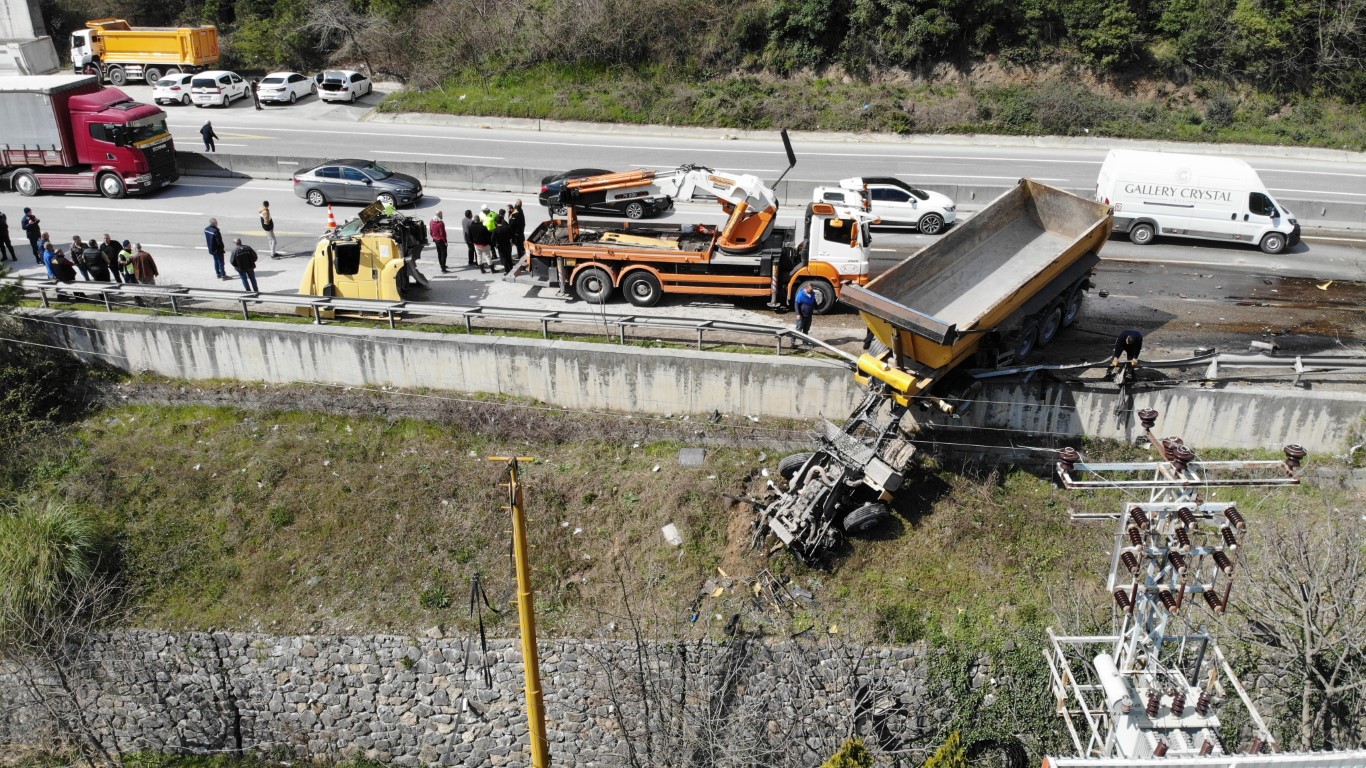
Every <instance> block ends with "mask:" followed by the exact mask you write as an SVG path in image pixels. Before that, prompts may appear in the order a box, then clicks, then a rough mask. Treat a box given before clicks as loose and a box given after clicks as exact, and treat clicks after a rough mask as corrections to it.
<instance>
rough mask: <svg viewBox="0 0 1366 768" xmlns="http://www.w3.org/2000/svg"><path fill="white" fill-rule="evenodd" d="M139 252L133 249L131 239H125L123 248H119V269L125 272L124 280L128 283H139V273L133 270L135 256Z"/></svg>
mask: <svg viewBox="0 0 1366 768" xmlns="http://www.w3.org/2000/svg"><path fill="white" fill-rule="evenodd" d="M135 255H137V252H136V251H134V250H133V243H132V241H129V240H124V241H123V248H121V249H119V271H120V272H122V273H123V282H125V283H127V284H128V285H137V284H138V278H137V273H136V272H134V270H133V256H135Z"/></svg>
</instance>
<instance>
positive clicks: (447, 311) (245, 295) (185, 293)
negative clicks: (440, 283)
mask: <svg viewBox="0 0 1366 768" xmlns="http://www.w3.org/2000/svg"><path fill="white" fill-rule="evenodd" d="M0 284H9V285H13V286H15V287H16V288H18V289H19V290H20V291H21V292H22V293H23V294H24V295H25V296H28V297H31V298H37V299H38V300H40V301H41V302H42V304H43V306H44V307H45V308H51V306H52V303H53V302H55V301H71V300H77V301H92V302H93V301H98V302H100V303H103V304H104V308H105V310H106V311H111V312H112V311H114V310H115V309H116V308H123V307H128V306H137V305H142V306H146V304H147V302H149V301H151V302H155V303H156V304H158V305H164V306H168V307H170V311H171V314H173V315H180V314H182V313H183V312H185V311H186V310H188V309H190V308H192V307H193V306H194V305H195V304H196V303H199V302H215V303H218V304H220V305H221V304H236V305H238V306H239V307H240V308H241V310H242V319H243V320H250V319H251V310H252V309H253V308H256V309H258V310H259V309H260V308H262V307H274V308H278V309H285V310H288V311H289V312H300V310H302V311H303V312H302V314H307V315H311V316H312V318H313V321H314V323H315V324H318V325H322V324H323V323H324V320H325V319H326V318H325V316H326V315H328V314H329V313H330V314H335V313H336V312H338V311H341V312H353V313H357V314H363V315H372V316H377V317H380V318H383V319H384V320H386V321H388V323H389V327H390V328H391V329H394V328H397V327H398V322H397V321H398V320H399V319H402V318H413V317H444V318H456V319H460V320H463V321H464V325H465V330H466V332H470V333H472V332H473V331H474V329H475V322H476V321H477V320H489V321H500V322H521V323H531V324H536V325H538V326H539V327H540V329H541V336H542V338H549V337H550V326H551V324H559V325H576V326H597V327H604V326H606V327H610V328H613V329H615V331H616V334H615V335H616V337H617V339H618V340H619V341H620V343H622V344H625V343H626V341H627V331H628V330H629V329H631V328H651V329H656V330H673V331H692V332H694V333H696V335H697V349H698V350H701V349H703V343H704V341H705V336H706V334H707V333H709V332H710V333H722V334H748V335H753V336H768V337H771V338H772V339H773V340H774V345H775V349H776V351H777V354H779V355H781V354H783V351H784V342H785V341H786V342H788V348H789V350H790V349H792V348H795V344H796V343H797V342H798V341H801V342H805V343H806V344H808V345H810V346H811V347H813V348H816V349H819V350H821V351H824V352H828V353H831V354H834V355H836V356H838V357H840V358H841V359H843V360H845V361H848V362H852V361H854V360H855V358H854V357H852V356H851V355H849V354H848V353H846V352H844V351H842V350H840V349H838V348H836V347H833V346H831V345H829V344H826V343H825V342H824V341H821V340H820V339H816V338H813V337H811V336H807V335H806V334H804V333H800V332H798V331H796V330H795V329H792V328H785V327H782V326H774V325H762V324H760V323H739V322H733V321H729V320H701V319H692V318H679V317H651V316H648V315H621V314H612V313H606V312H591V311H566V310H539V309H519V308H515V307H481V306H464V305H457V304H439V303H433V302H408V301H380V300H373V299H346V298H339V297H329V296H304V295H300V294H290V293H271V292H265V291H261V292H258V291H230V290H222V289H215V288H187V287H183V286H161V285H130V284H128V283H102V282H95V281H82V282H75V283H59V282H56V281H53V280H34V279H31V278H18V277H14V276H12V275H11V276H6V277H3V278H0ZM129 300H132V304H130V303H129ZM277 314H278V313H277Z"/></svg>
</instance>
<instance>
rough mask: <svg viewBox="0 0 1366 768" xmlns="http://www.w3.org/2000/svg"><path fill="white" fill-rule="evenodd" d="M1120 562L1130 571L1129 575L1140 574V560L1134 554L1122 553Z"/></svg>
mask: <svg viewBox="0 0 1366 768" xmlns="http://www.w3.org/2000/svg"><path fill="white" fill-rule="evenodd" d="M1119 561H1120V562H1121V563H1123V564H1124V567H1125V568H1127V569H1128V571H1129V573H1132V574H1137V573H1138V558H1136V557H1134V553H1133V552H1120V553H1119Z"/></svg>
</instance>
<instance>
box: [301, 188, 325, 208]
mask: <svg viewBox="0 0 1366 768" xmlns="http://www.w3.org/2000/svg"><path fill="white" fill-rule="evenodd" d="M305 199H306V200H308V204H309V205H311V206H313V207H314V208H321V207H323V206H324V205H327V195H324V194H323V191H322V190H321V189H310V190H308V197H307V198H305Z"/></svg>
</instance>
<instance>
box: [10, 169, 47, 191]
mask: <svg viewBox="0 0 1366 768" xmlns="http://www.w3.org/2000/svg"><path fill="white" fill-rule="evenodd" d="M10 184H12V185H14V191H15V192H18V193H19V194H21V195H23V196H24V197H33V196H34V195H36V194H38V192H39V191H40V190H41V187H39V186H38V177H37V176H34V175H33V174H32V173H29V172H28V171H19V172H17V173H15V174H14V175H13V176H11V177H10Z"/></svg>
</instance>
